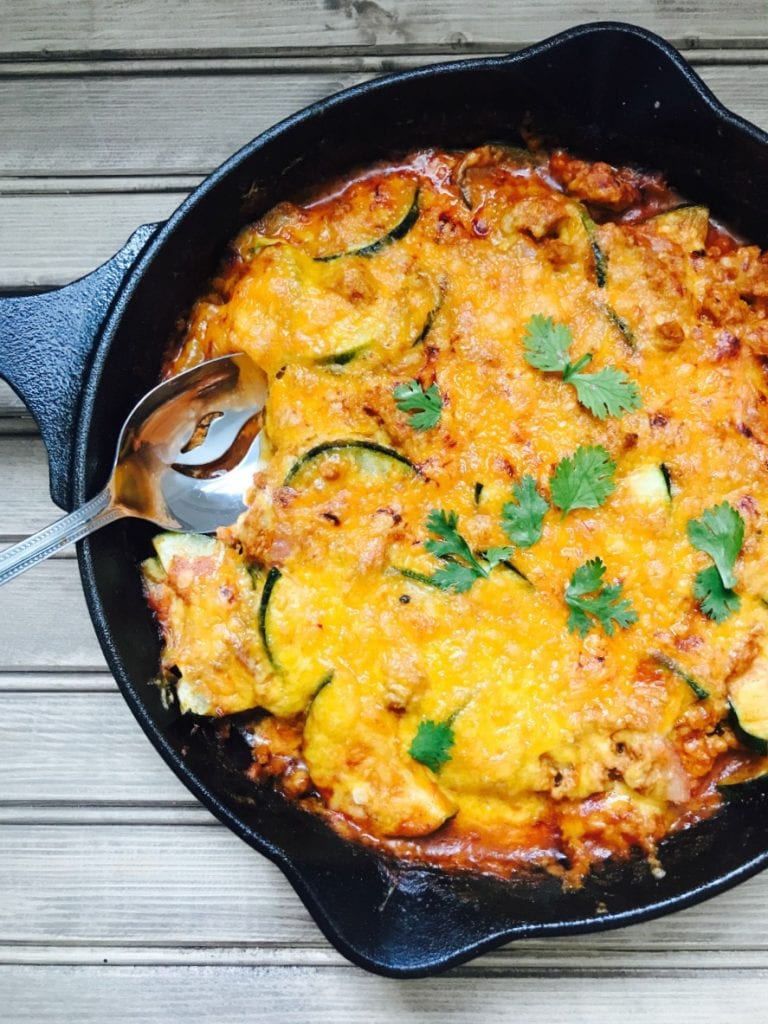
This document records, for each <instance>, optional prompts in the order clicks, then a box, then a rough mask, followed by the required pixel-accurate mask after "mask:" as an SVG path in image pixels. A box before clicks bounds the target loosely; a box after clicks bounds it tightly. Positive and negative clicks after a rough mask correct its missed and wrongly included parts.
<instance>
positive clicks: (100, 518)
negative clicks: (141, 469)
mask: <svg viewBox="0 0 768 1024" xmlns="http://www.w3.org/2000/svg"><path fill="white" fill-rule="evenodd" d="M124 515H125V512H124V511H123V510H122V509H121V508H120V507H119V506H114V505H113V504H112V497H111V495H110V493H109V490H107V489H105V490H103V491H102V492H101V493H100V494H97V495H96V497H95V498H91V500H90V501H89V502H86V504H85V505H83V506H82V507H81V508H78V509H76V510H75V511H74V512H70V513H69V515H68V516H64V517H63V519H57V520H56V522H55V523H51V525H50V526H46V528H45V529H44V530H41V531H40V532H39V533H34V534H32V536H31V537H27V539H26V540H22V541H21V542H20V543H18V544H14V545H13V547H10V548H6V549H5V550H4V551H0V586H2V585H3V584H4V583H8V582H9V580H12V579H13V578H14V577H15V576H18V575H20V574H21V573H22V572H26V570H27V569H31V568H32V566H33V565H37V563H38V562H42V561H43V559H44V558H48V557H49V556H50V555H53V554H55V552H57V551H58V550H59V549H60V548H63V547H66V546H67V545H68V544H74V543H75V541H78V540H82V538H83V537H87V536H88V534H89V533H93V531H94V530H98V529H100V528H101V527H102V526H106V525H107V523H111V522H112V521H113V520H115V519H120V518H121V517H122V516H124Z"/></svg>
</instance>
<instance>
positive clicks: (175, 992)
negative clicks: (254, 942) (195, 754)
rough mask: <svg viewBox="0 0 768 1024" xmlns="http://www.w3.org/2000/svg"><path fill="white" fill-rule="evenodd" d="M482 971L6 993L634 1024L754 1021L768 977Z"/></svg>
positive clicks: (147, 974)
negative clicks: (421, 977) (415, 976)
mask: <svg viewBox="0 0 768 1024" xmlns="http://www.w3.org/2000/svg"><path fill="white" fill-rule="evenodd" d="M472 973H473V972H471V971H469V972H467V971H461V972H454V973H451V974H449V975H447V976H444V977H442V978H431V979H425V980H421V981H392V980H391V979H386V978H379V977H373V976H371V975H363V974H362V973H361V972H360V971H359V970H356V969H351V968H334V967H326V968H306V969H304V970H296V969H284V968H279V967H264V968H259V969H252V968H248V967H243V968H236V967H232V968H213V967H208V968H205V967H200V968H194V967H176V968H165V969H162V970H157V969H153V968H151V967H134V968H119V967H110V966H102V967H74V968H67V967H48V968H43V969H40V968H35V967H8V968H3V969H2V975H0V977H1V978H2V981H0V986H2V989H3V991H4V992H5V993H6V1002H7V1001H8V999H10V1000H11V1001H12V1005H13V1008H14V1011H15V1016H14V1020H15V1021H16V1022H18V1024H27V1022H30V1024H31V1022H34V1024H47V1022H55V1024H60V1022H61V1020H62V1008H65V1009H67V1010H68V1011H69V1012H70V1013H71V1018H70V1019H72V1020H77V1021H78V1024H103V1021H104V1020H109V1021H110V1022H111V1024H176V1022H182V1021H183V1022H184V1024H186V1022H188V1021H189V1020H190V1019H194V1020H195V1021H196V1022H198V1024H223V1022H224V1024H234V1022H236V1021H242V1020H248V1019H250V1018H251V1017H252V1016H254V1015H258V1016H262V1015H263V1016H267V1015H268V1017H269V1019H270V1020H276V1021H290V1024H305V1022H306V1024H347V1022H351V1021H355V1022H357V1021H361V1020H364V1021H366V1022H368V1024H391V1022H392V1021H394V1020H397V1021H405V1022H409V1021H418V1022H419V1024H432V1022H434V1024H444V1022H451V1024H458V1022H464V1021H467V1022H468V1021H496V1020H510V1019H514V1020H515V1021H520V1022H531V1024H532V1022H534V1021H546V1022H547V1024H594V1021H595V1020H596V1019H599V1020H606V1021H608V1020H616V1019H617V1015H620V1019H621V1020H622V1021H624V1022H626V1024H647V1022H648V1021H649V1020H650V1021H658V1022H660V1024H690V1021H691V1019H695V1020H696V1022H697V1024H724V1022H726V1021H727V1024H754V1022H755V1021H756V1020H761V1016H760V1014H761V1013H764V1009H765V1001H764V996H765V985H766V980H767V979H768V972H766V971H753V972H749V973H748V972H746V971H744V972H741V971H735V972H729V971H727V970H724V971H717V970H714V971H712V972H711V973H697V974H695V975H691V974H684V973H678V972H670V973H667V974H661V975H655V974H653V973H649V974H643V975H640V976H635V977H631V978H627V977H626V976H622V974H621V973H616V974H611V975H607V976H604V977H603V976H599V975H598V976H597V977H595V976H589V975H587V976H585V977H567V976H566V977H562V976H559V975H557V974H554V975H550V976H544V977H542V976H537V975H536V974H535V973H534V975H533V976H530V975H529V974H528V973H527V972H525V971H522V972H519V973H517V972H516V973H514V974H512V975H511V976H509V977H503V976H499V975H496V974H490V975H489V976H486V977H481V978H480V977H475V978H473V977H472ZM260 1007H263V1008H266V1007H268V1008H269V1009H268V1014H267V1013H265V1011H264V1010H263V1009H261V1010H260V1009H259V1008H260ZM692 1008H695V1010H693V1012H695V1018H692V1017H691V1013H692ZM724 1011H725V1013H726V1014H727V1016H724V1015H723V1012H724Z"/></svg>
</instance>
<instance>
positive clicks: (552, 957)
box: [0, 939, 768, 977]
mask: <svg viewBox="0 0 768 1024" xmlns="http://www.w3.org/2000/svg"><path fill="white" fill-rule="evenodd" d="M582 941H584V940H582ZM587 943H588V940H587V942H585V945H587ZM631 956H632V967H631V968H630V970H631V971H632V973H633V974H634V975H635V976H645V975H646V974H647V973H648V972H653V973H654V974H657V973H667V974H668V973H670V972H675V973H677V972H679V971H681V970H695V971H712V970H716V971H721V970H724V971H729V972H730V971H747V970H749V971H758V972H759V971H761V970H765V969H768V957H766V952H765V951H764V950H755V949H752V948H749V947H744V948H735V947H728V948H723V949H717V948H708V949H706V950H702V949H699V948H690V949H689V948H683V949H675V948H672V947H669V948H667V949H664V950H658V949H645V948H642V947H639V946H633V947H632V952H631ZM10 964H18V965H21V964H29V965H61V966H71V967H76V966H83V967H87V966H91V965H99V964H104V965H106V964H108V965H110V966H112V967H138V966H145V965H151V966H155V967H209V966H211V967H212V966H222V967H223V966H227V967H342V968H346V969H352V964H350V963H349V962H348V961H346V960H345V959H344V957H343V956H342V955H341V954H340V953H338V952H337V951H336V950H335V949H333V948H332V947H331V946H328V945H321V944H320V942H317V943H312V942H307V943H302V944H299V943H291V944H287V943H280V942H275V943H274V944H267V945H263V944H253V945H227V944H224V943H211V944H205V943H201V944H199V945H191V946H162V945H159V944H153V943H142V944H140V945H138V944H137V945H116V944H113V943H107V942H105V943H92V942H84V943H78V942H72V943H64V942H62V943H56V944H51V945H40V944H34V943H26V942H17V941H11V942H5V941H0V965H10ZM566 965H567V966H566ZM617 968H619V969H622V973H627V949H626V947H621V946H617V947H615V948H610V947H607V946H599V947H597V948H593V949H590V948H589V947H588V945H587V948H586V949H576V950H574V948H573V943H568V942H567V941H566V942H563V941H562V940H560V941H558V940H557V939H552V940H550V942H549V943H547V944H544V943H541V942H536V941H535V940H521V941H519V942H517V943H513V944H511V945H509V946H506V947H503V948H502V949H500V950H497V951H494V952H491V953H486V954H484V955H483V956H482V957H479V958H478V959H477V960H474V961H472V962H470V963H469V964H465V965H463V966H462V967H460V968H454V969H453V971H452V972H451V973H452V974H458V973H462V974H466V975H471V976H473V975H477V974H478V973H480V972H488V971H499V972H501V971H503V972H504V973H505V974H508V973H509V974H511V973H514V975H515V976H516V977H522V976H525V977H536V976H538V975H539V974H540V973H543V972H546V975H547V977H551V976H552V974H553V972H554V973H555V974H565V973H567V974H568V975H570V976H573V975H576V976H584V975H589V976H590V977H597V976H603V975H605V974H608V973H610V974H614V973H615V972H616V970H617Z"/></svg>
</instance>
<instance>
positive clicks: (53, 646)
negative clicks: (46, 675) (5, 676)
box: [0, 558, 105, 672]
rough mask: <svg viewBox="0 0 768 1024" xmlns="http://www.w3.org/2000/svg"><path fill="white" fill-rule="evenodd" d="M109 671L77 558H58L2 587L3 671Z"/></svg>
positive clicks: (0, 667)
mask: <svg viewBox="0 0 768 1024" xmlns="http://www.w3.org/2000/svg"><path fill="white" fill-rule="evenodd" d="M30 669H57V670H71V671H78V670H83V671H100V672H104V671H105V665H104V657H103V655H102V653H101V648H100V647H99V645H98V641H97V640H96V635H95V633H94V632H93V626H92V625H91V621H90V619H89V617H88V612H87V610H86V607H85V598H84V597H83V591H82V587H81V585H80V576H79V574H78V571H77V563H76V562H75V561H74V560H73V559H64V558H61V559H53V560H49V561H48V562H44V563H43V564H42V565H38V566H36V567H35V568H34V569H31V570H30V571H29V572H27V573H25V574H24V575H23V576H19V577H18V578H17V579H15V580H13V582H12V583H9V584H7V585H6V586H4V587H0V672H2V671H28V670H30Z"/></svg>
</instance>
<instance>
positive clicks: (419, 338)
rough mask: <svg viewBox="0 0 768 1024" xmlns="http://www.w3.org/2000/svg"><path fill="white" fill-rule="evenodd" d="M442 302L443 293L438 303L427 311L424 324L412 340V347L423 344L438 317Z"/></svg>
mask: <svg viewBox="0 0 768 1024" xmlns="http://www.w3.org/2000/svg"><path fill="white" fill-rule="evenodd" d="M442 304H443V297H442V295H441V296H440V298H439V300H438V302H437V304H436V305H434V306H433V307H432V309H430V311H429V312H428V313H427V319H426V320H425V321H424V326H423V327H422V329H421V330H420V331H419V333H418V334H417V335H416V337H415V338H414V339H413V341H412V342H411V348H416V346H417V345H421V343H422V342H423V341H426V339H427V335H428V334H429V332H430V331H431V330H432V324H433V323H434V322H435V318H436V317H437V314H438V313H439V312H440V307H441V306H442Z"/></svg>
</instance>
